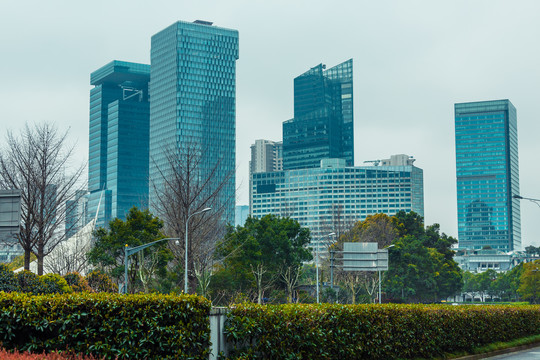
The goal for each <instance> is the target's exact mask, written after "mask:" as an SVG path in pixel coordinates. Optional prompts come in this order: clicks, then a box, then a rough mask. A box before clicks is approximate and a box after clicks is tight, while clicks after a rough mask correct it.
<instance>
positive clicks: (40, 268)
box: [37, 241, 45, 275]
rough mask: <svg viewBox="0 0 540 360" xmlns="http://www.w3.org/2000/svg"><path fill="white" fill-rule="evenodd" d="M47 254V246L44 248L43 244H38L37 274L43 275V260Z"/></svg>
mask: <svg viewBox="0 0 540 360" xmlns="http://www.w3.org/2000/svg"><path fill="white" fill-rule="evenodd" d="M44 252H45V246H43V243H42V242H41V241H40V242H39V243H38V253H37V274H38V275H43V258H44V257H45V255H44Z"/></svg>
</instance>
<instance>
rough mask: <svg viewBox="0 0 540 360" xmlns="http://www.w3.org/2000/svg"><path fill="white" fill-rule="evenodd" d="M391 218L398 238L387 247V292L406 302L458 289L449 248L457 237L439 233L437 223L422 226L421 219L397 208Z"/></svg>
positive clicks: (458, 273)
mask: <svg viewBox="0 0 540 360" xmlns="http://www.w3.org/2000/svg"><path fill="white" fill-rule="evenodd" d="M393 221H394V226H395V227H396V230H397V232H398V236H399V238H398V239H397V240H396V241H394V245H395V246H394V247H392V248H390V249H389V271H388V275H387V281H386V286H385V288H386V291H387V293H388V295H389V296H390V297H391V298H393V299H401V300H402V301H406V302H431V301H437V300H440V299H444V298H447V297H449V296H451V295H453V294H455V293H456V292H458V291H459V290H461V288H462V286H463V279H462V271H461V269H460V268H459V267H458V265H457V263H456V262H455V261H454V260H453V256H454V251H453V250H452V248H451V247H452V245H453V244H455V243H457V240H456V239H454V238H453V237H451V236H447V235H446V234H444V233H442V234H441V233H440V230H439V229H440V227H439V225H438V224H433V225H430V226H427V227H426V228H424V220H423V218H422V217H421V216H420V215H418V214H416V213H414V212H409V213H406V212H404V211H400V212H398V213H397V214H396V215H395V216H394V217H393Z"/></svg>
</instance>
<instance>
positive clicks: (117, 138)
mask: <svg viewBox="0 0 540 360" xmlns="http://www.w3.org/2000/svg"><path fill="white" fill-rule="evenodd" d="M149 81H150V66H149V65H145V64H137V63H130V62H124V61H117V60H115V61H112V62H110V63H108V64H107V65H105V66H103V67H101V68H100V69H98V70H96V71H94V72H93V73H92V74H91V75H90V84H91V85H94V88H93V89H92V90H91V91H90V133H89V160H88V191H89V195H88V217H90V218H94V217H95V216H96V213H97V212H98V209H99V212H98V213H97V215H98V216H97V224H96V225H97V226H106V225H107V224H108V222H109V221H110V220H112V219H113V218H116V217H118V218H120V219H125V215H126V214H127V212H128V211H129V209H130V208H131V207H133V206H138V207H140V208H146V207H148V164H149V157H148V141H149V137H148V133H149V119H150V105H149V97H148V83H149Z"/></svg>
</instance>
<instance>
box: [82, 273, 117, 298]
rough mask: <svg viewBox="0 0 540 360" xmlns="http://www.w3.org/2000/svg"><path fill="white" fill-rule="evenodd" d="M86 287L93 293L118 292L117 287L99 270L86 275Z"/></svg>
mask: <svg viewBox="0 0 540 360" xmlns="http://www.w3.org/2000/svg"><path fill="white" fill-rule="evenodd" d="M86 281H87V282H88V286H90V288H91V289H92V290H93V291H95V292H109V293H116V292H118V285H116V284H115V283H113V282H112V280H111V278H110V277H109V276H108V275H107V274H105V273H104V272H103V271H100V270H93V271H92V272H91V273H89V274H88V275H86Z"/></svg>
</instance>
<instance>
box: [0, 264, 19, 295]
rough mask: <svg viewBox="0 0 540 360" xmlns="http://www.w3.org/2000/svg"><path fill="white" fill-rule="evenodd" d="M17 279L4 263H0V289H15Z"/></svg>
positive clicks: (6, 290) (9, 290) (8, 290)
mask: <svg viewBox="0 0 540 360" xmlns="http://www.w3.org/2000/svg"><path fill="white" fill-rule="evenodd" d="M17 288H18V286H17V279H16V278H15V274H14V273H13V271H11V270H10V269H9V267H8V266H7V265H6V264H0V291H5V292H11V291H17Z"/></svg>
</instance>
